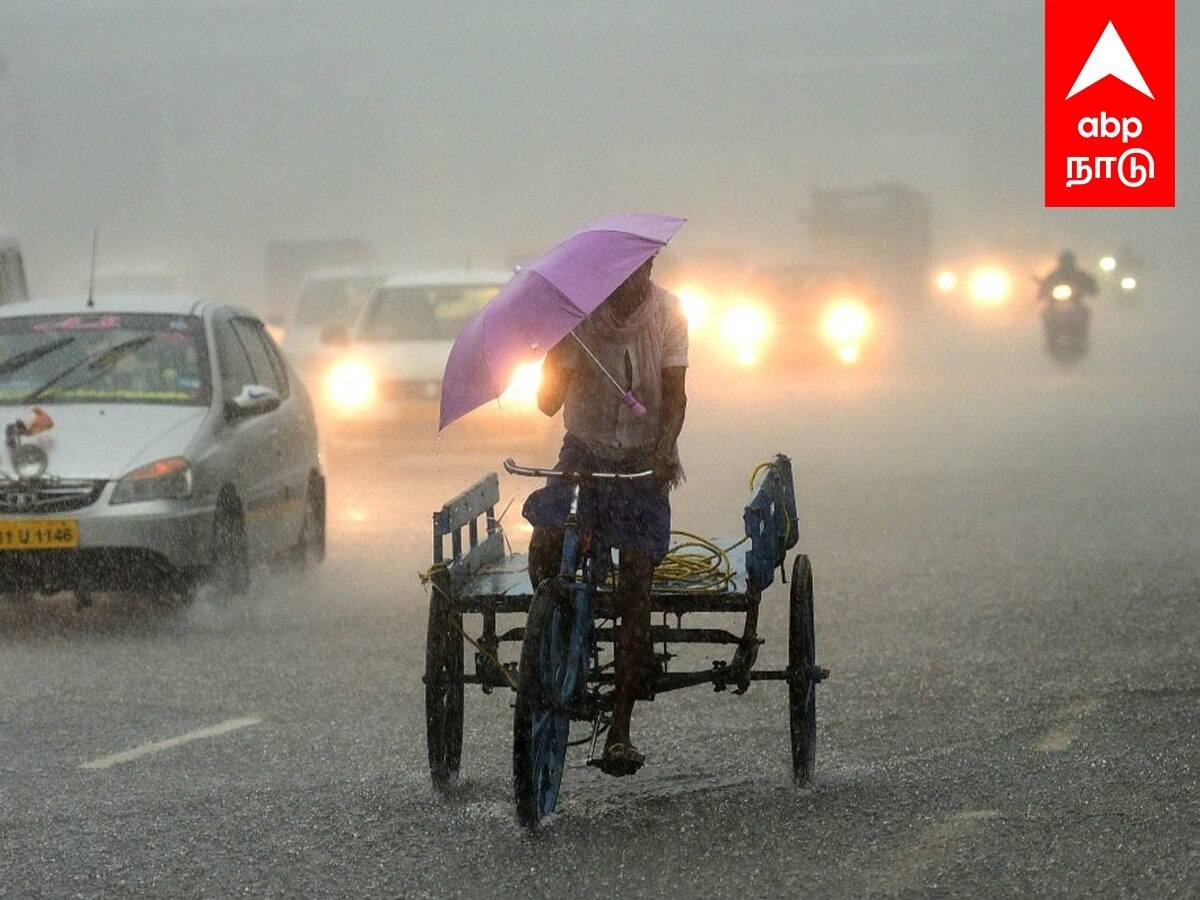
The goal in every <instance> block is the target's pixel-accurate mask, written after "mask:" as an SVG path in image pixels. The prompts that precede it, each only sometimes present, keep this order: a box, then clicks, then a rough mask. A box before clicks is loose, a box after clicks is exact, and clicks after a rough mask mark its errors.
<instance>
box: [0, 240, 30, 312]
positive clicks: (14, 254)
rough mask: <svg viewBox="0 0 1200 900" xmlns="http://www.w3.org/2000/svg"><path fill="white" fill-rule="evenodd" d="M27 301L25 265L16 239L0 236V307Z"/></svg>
mask: <svg viewBox="0 0 1200 900" xmlns="http://www.w3.org/2000/svg"><path fill="white" fill-rule="evenodd" d="M28 299H29V285H28V283H27V282H26V281H25V264H24V261H23V260H22V258H21V245H20V244H18V243H17V239H16V238H12V237H7V236H5V235H0V305H3V304H5V303H20V302H21V301H23V300H28Z"/></svg>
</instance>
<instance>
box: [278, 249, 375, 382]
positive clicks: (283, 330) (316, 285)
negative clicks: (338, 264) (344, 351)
mask: <svg viewBox="0 0 1200 900" xmlns="http://www.w3.org/2000/svg"><path fill="white" fill-rule="evenodd" d="M386 280H387V273H386V272H385V271H383V270H381V269H367V268H358V267H352V268H343V269H319V270H318V271H316V272H313V273H312V274H311V275H308V276H306V277H305V279H304V281H303V282H302V283H301V285H300V289H299V291H298V292H297V293H296V297H295V299H294V300H293V301H292V303H291V306H290V308H289V309H288V310H287V314H286V317H285V318H284V320H283V324H282V325H278V326H276V325H270V324H268V326H267V327H268V329H270V330H271V333H272V334H271V336H272V337H274V338H275V339H276V341H278V342H279V343H280V344H281V345H282V347H283V349H284V350H285V352H286V353H287V355H288V360H289V361H290V362H291V363H292V365H293V366H295V367H296V370H297V371H298V372H299V373H300V377H301V378H304V379H305V380H306V381H311V379H312V378H313V377H314V376H317V375H318V374H319V372H318V369H317V367H318V365H319V362H320V359H321V355H322V352H323V345H322V335H323V334H324V335H326V336H332V337H333V338H334V340H337V338H338V334H339V332H338V331H337V330H338V329H340V334H341V335H342V339H343V340H345V339H348V337H349V333H350V329H351V328H352V327H353V325H354V323H355V321H356V320H357V319H358V317H359V314H360V313H362V310H363V307H364V306H366V303H367V298H368V297H369V296H370V295H371V292H372V291H373V290H375V288H377V287H379V285H381V284H383V282H385V281H386Z"/></svg>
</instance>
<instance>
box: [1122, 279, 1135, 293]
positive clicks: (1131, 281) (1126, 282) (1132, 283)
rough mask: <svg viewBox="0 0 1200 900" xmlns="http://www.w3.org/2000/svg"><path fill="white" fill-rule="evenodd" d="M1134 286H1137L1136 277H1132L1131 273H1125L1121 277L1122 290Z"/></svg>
mask: <svg viewBox="0 0 1200 900" xmlns="http://www.w3.org/2000/svg"><path fill="white" fill-rule="evenodd" d="M1136 287H1137V279H1136V278H1134V277H1133V276H1132V275H1126V276H1125V277H1124V278H1122V279H1121V288H1122V290H1126V291H1132V290H1134V289H1135V288H1136Z"/></svg>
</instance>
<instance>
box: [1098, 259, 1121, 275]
mask: <svg viewBox="0 0 1200 900" xmlns="http://www.w3.org/2000/svg"><path fill="white" fill-rule="evenodd" d="M1116 267H1117V261H1116V259H1114V258H1113V257H1111V256H1102V257H1100V268H1101V270H1102V271H1105V272H1111V271H1112V270H1113V269H1115V268H1116Z"/></svg>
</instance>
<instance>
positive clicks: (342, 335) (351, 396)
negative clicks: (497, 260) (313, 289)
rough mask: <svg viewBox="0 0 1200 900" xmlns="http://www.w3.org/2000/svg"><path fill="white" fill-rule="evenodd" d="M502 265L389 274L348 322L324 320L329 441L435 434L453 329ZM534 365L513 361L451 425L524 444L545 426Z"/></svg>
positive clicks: (322, 408)
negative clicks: (504, 382) (484, 398)
mask: <svg viewBox="0 0 1200 900" xmlns="http://www.w3.org/2000/svg"><path fill="white" fill-rule="evenodd" d="M509 276H510V273H508V272H502V271H501V272H447V273H440V274H419V275H403V276H396V277H393V278H390V279H388V280H387V281H386V282H384V283H383V284H382V285H380V286H379V287H377V288H376V289H375V290H374V291H373V292H372V293H371V295H370V298H369V299H368V300H367V303H366V305H365V307H364V308H363V310H362V312H361V313H360V314H359V316H358V319H357V320H356V321H355V323H354V325H353V327H352V328H350V329H345V328H343V327H341V326H337V325H334V326H330V327H328V328H327V329H326V330H325V332H324V334H323V341H324V346H325V347H326V349H327V351H329V352H327V354H326V355H325V356H324V357H323V359H322V362H321V363H320V364H319V366H318V368H319V370H320V371H321V375H320V391H319V400H318V404H317V405H318V410H319V415H320V416H321V421H322V423H323V426H324V428H325V431H326V437H327V439H328V441H329V443H330V446H331V447H332V446H336V445H338V444H339V443H340V442H341V440H342V439H346V438H350V439H357V440H361V439H363V438H367V439H371V440H375V441H378V440H385V439H388V438H395V437H398V436H408V437H413V438H429V437H433V436H434V435H436V433H437V421H438V403H439V399H440V396H441V383H442V372H443V370H444V369H445V365H446V359H447V358H448V357H449V355H450V348H451V346H452V345H453V344H454V338H455V337H456V336H457V335H458V332H459V330H460V329H461V328H462V327H463V325H464V324H466V323H467V322H468V321H469V320H470V319H471V318H472V317H473V316H474V315H475V314H476V313H478V312H479V311H480V310H481V309H483V307H484V305H485V304H486V303H487V302H488V301H489V300H490V299H492V297H494V296H495V295H496V294H497V293H498V292H499V291H500V289H501V288H502V287H503V286H504V284H505V283H506V282H507V281H508V279H509ZM540 375H541V364H540V362H539V363H536V364H530V365H527V366H524V367H522V368H521V369H519V370H518V371H517V373H516V375H515V376H514V378H513V380H512V383H511V384H510V386H509V388H508V390H507V391H506V392H505V393H504V394H503V395H502V396H501V398H500V399H499V400H498V401H497V403H496V404H495V405H494V406H489V407H487V408H484V409H482V410H480V411H479V412H478V413H476V414H473V415H472V417H471V419H470V420H469V421H465V422H464V423H463V424H462V425H461V426H460V427H458V428H456V431H457V432H459V433H462V434H464V435H473V436H474V437H476V438H486V439H495V440H497V441H502V442H512V441H516V442H518V443H519V444H521V445H527V444H528V443H529V441H530V440H534V441H537V440H541V439H542V438H544V437H545V436H546V435H547V433H548V432H549V431H551V430H552V428H551V425H550V423H551V422H552V420H550V419H548V418H547V417H545V416H543V415H542V414H541V412H539V411H538V409H537V387H538V383H539V380H540Z"/></svg>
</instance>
